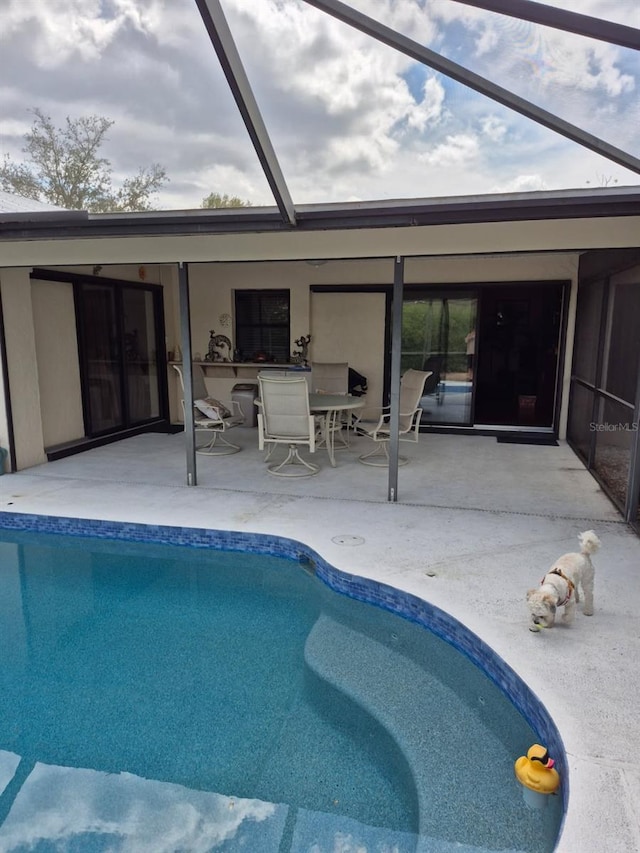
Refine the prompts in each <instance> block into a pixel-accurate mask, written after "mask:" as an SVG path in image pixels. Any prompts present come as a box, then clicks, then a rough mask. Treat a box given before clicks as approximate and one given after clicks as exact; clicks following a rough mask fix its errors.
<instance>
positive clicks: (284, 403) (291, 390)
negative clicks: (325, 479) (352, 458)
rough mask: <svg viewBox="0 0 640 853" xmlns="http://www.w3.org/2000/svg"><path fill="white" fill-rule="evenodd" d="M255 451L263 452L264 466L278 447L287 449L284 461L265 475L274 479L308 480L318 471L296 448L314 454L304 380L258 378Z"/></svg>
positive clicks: (310, 418) (260, 376)
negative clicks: (284, 445) (258, 402)
mask: <svg viewBox="0 0 640 853" xmlns="http://www.w3.org/2000/svg"><path fill="white" fill-rule="evenodd" d="M258 383H259V386H260V405H259V407H258V447H259V449H260V450H264V449H265V448H266V450H267V455H266V457H265V462H268V461H269V459H270V458H271V455H272V454H273V452H274V450H275V449H276V448H277V447H278V445H280V444H286V445H287V446H288V448H289V452H288V454H287V457H286V458H285V459H284V460H283V461H282V462H280V463H278V464H272V465H269V466H268V468H267V471H268V472H269V473H270V474H274V475H275V476H278V477H310V476H312V475H313V474H317V473H318V471H319V470H320V466H319V465H314V464H313V463H311V462H308V461H307V460H306V459H303V458H302V457H301V456H300V454H299V452H298V448H299V447H300V446H301V445H304V446H306V447H308V448H309V450H310V452H311V453H315V449H316V434H315V423H314V417H313V415H312V414H311V413H310V411H309V386H308V385H307V380H306V379H305V378H304V376H300V377H297V376H282V377H269V376H264V375H262V374H259V375H258Z"/></svg>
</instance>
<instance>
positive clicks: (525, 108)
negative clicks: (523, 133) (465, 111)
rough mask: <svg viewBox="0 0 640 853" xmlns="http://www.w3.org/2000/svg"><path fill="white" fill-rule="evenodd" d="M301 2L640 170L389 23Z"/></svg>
mask: <svg viewBox="0 0 640 853" xmlns="http://www.w3.org/2000/svg"><path fill="white" fill-rule="evenodd" d="M304 2H305V3H308V4H309V5H310V6H315V7H316V8H317V9H320V10H321V11H323V12H327V13H328V14H329V15H332V16H333V17H334V18H337V19H338V20H339V21H342V22H343V23H345V24H348V25H349V26H351V27H354V28H355V29H357V30H359V31H360V32H362V33H365V34H366V35H368V36H371V37H372V38H374V39H376V40H377V41H379V42H382V44H386V45H388V46H389V47H392V48H393V49H394V50H398V51H400V52H401V53H404V54H405V55H406V56H409V57H411V59H415V60H416V62H420V63H422V64H423V65H428V66H429V67H430V68H433V69H435V70H436V71H439V72H441V73H442V74H445V75H446V76H447V77H450V78H451V79H452V80H456V81H457V82H458V83H462V85H463V86H468V87H469V88H470V89H474V90H475V91H476V92H480V94H482V95H485V96H486V97H488V98H491V99H492V100H493V101H496V102H497V103H499V104H502V105H503V106H506V107H508V108H509V109H511V110H514V111H515V112H517V113H520V115H523V116H526V117H527V118H530V119H532V120H533V121H535V122H537V123H538V124H541V125H542V126H543V127H547V128H549V129H550V130H553V131H555V132H556V133H559V134H561V135H562V136H565V137H566V138H567V139H571V140H572V141H573V142H577V143H578V144H579V145H582V146H584V147H585V148H588V149H590V150H591V151H595V153H596V154H600V155H601V156H602V157H606V158H607V159H608V160H611V161H613V162H614V163H618V165H620V166H624V167H625V168H626V169H631V171H633V172H636V173H637V174H640V160H639V159H638V158H637V157H633V156H632V155H631V154H629V153H628V152H626V151H623V150H622V149H620V148H616V147H615V146H614V145H610V144H609V143H608V142H605V141H604V140H603V139H600V138H599V137H597V136H594V135H593V134H591V133H587V131H585V130H583V129H582V128H580V127H577V126H576V125H573V124H571V123H570V122H568V121H565V120H564V119H561V118H560V117H559V116H556V115H554V113H550V112H549V111H548V110H544V109H542V107H538V106H536V104H533V103H531V101H527V100H526V99H525V98H521V97H520V96H519V95H516V94H514V93H513V92H511V91H509V90H508V89H504V88H503V87H502V86H498V85H496V84H495V83H492V82H491V81H490V80H487V78H486V77H482V76H480V75H479V74H475V73H474V72H473V71H469V69H467V68H465V67H464V66H462V65H458V63H456V62H452V61H451V60H450V59H446V58H445V57H443V56H440V54H438V53H435V51H433V50H430V49H429V48H427V47H424V45H422V44H420V43H419V42H417V41H414V40H413V39H410V38H408V37H407V36H404V35H402V34H401V33H398V32H396V30H392V29H391V28H390V27H387V26H385V25H384V24H381V23H379V22H378V21H376V20H374V19H373V18H370V17H368V16H367V15H363V14H362V13H361V12H357V11H356V10H355V9H352V8H351V7H350V6H347V5H346V4H345V3H342V2H340V0H304Z"/></svg>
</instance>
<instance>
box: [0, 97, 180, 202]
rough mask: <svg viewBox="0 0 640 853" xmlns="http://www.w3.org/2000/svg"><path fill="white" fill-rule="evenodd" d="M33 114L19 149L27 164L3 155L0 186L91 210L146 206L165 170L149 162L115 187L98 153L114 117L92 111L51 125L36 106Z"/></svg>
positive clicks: (104, 160)
mask: <svg viewBox="0 0 640 853" xmlns="http://www.w3.org/2000/svg"><path fill="white" fill-rule="evenodd" d="M33 114H34V116H35V118H34V121H33V125H32V127H31V131H30V133H27V134H25V141H26V145H25V147H24V148H23V149H22V150H23V152H24V153H25V154H26V155H27V158H28V159H27V162H25V163H15V162H14V161H12V159H11V157H10V156H9V155H8V154H7V155H5V159H4V163H3V164H2V166H0V187H1V188H2V189H3V190H5V192H12V193H17V194H18V195H21V196H24V197H25V198H31V199H34V200H35V201H48V202H50V203H51V204H55V205H57V206H59V207H64V208H67V209H68V210H88V211H90V212H92V213H107V212H110V211H124V210H151V204H150V201H149V199H150V196H151V195H152V194H153V193H155V192H157V191H158V190H159V189H160V188H161V187H162V186H163V184H164V182H165V181H166V180H167V176H166V172H165V170H164V169H163V168H162V166H160V165H158V164H157V163H154V164H152V165H151V166H150V167H149V168H146V169H142V168H141V169H140V170H139V171H138V173H137V174H136V175H134V176H133V177H131V178H127V179H126V180H125V181H124V182H123V183H122V186H121V187H120V188H118V189H114V187H113V186H112V182H111V173H112V168H111V164H110V162H109V160H107V159H106V158H105V157H100V156H99V151H100V148H101V146H102V144H103V143H104V141H105V138H106V134H107V131H108V130H109V128H110V127H112V126H113V124H114V122H113V121H110V120H109V119H107V118H104V117H102V116H96V115H92V116H83V117H81V118H77V119H71V118H69V117H68V116H67V120H66V126H65V127H62V128H56V127H55V126H54V125H53V122H52V121H51V118H50V117H49V116H46V115H44V113H43V112H41V111H40V110H39V109H34V110H33Z"/></svg>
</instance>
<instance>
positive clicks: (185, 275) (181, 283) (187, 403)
mask: <svg viewBox="0 0 640 853" xmlns="http://www.w3.org/2000/svg"><path fill="white" fill-rule="evenodd" d="M178 288H179V296H180V346H181V349H182V378H183V382H184V395H183V396H184V438H185V447H186V451H187V486H197V485H198V476H197V472H196V439H195V432H194V428H193V427H194V421H193V369H192V362H193V357H192V355H191V313H190V306H189V264H186V263H184V261H180V263H179V264H178Z"/></svg>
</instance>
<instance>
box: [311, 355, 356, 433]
mask: <svg viewBox="0 0 640 853" xmlns="http://www.w3.org/2000/svg"><path fill="white" fill-rule="evenodd" d="M311 391H312V392H313V393H314V394H344V395H346V394H348V393H349V364H348V363H347V362H346V361H335V362H332V361H313V362H311ZM347 418H349V419H350V418H351V415H350V414H349V415H347V413H344V414H343V415H342V417H341V418H337V419H334V421H333V423H332V426H331V429H332V431H333V432H334V434H335V436H334V437H335V438H339V439H340V443H341V445H342V446H343V447H348V446H349V434H348V432H347V431H346V427H347V425H348V420H347ZM343 427H344V428H345V429H343ZM324 429H325V418H324V416H316V442H318V443H321V442H322V441H323V440H324V439H323V434H324Z"/></svg>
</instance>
